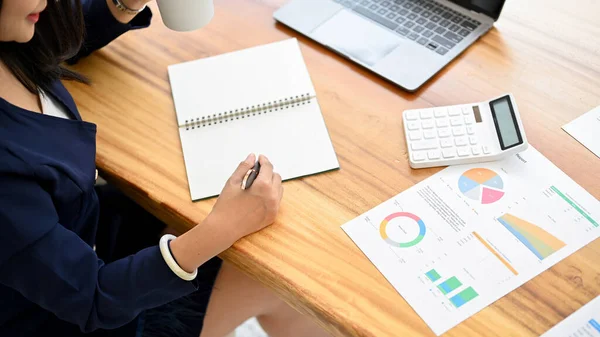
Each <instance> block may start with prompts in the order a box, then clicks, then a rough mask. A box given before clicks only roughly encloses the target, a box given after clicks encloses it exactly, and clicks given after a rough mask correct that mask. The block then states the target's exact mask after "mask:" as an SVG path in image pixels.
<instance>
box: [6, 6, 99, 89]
mask: <svg viewBox="0 0 600 337" xmlns="http://www.w3.org/2000/svg"><path fill="white" fill-rule="evenodd" d="M2 2H3V0H0V10H1V9H2ZM84 32H85V26H84V23H83V12H82V9H81V1H80V0H48V5H47V6H46V9H45V10H44V11H43V12H42V13H40V20H39V21H38V23H37V24H36V27H35V34H34V36H33V38H32V39H31V41H29V42H27V43H17V42H0V60H2V61H3V62H4V64H5V65H6V67H8V69H9V70H10V71H11V72H12V73H13V74H14V75H15V77H16V78H17V79H18V80H19V81H20V82H21V83H23V85H24V86H25V88H27V90H29V91H31V92H32V93H36V94H37V93H38V91H39V90H40V89H41V90H44V91H48V90H49V89H50V86H51V85H52V83H53V82H54V81H56V80H58V79H68V80H77V81H81V82H87V80H86V79H85V78H84V77H83V76H81V75H79V74H78V73H76V72H74V71H71V70H69V69H66V68H64V67H63V66H62V63H63V62H64V61H66V60H68V59H69V58H71V57H73V56H75V54H77V52H78V51H79V49H80V48H81V44H82V43H83V35H84Z"/></svg>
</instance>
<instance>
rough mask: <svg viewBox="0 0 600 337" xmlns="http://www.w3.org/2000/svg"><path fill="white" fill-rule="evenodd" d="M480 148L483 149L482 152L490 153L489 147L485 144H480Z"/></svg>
mask: <svg viewBox="0 0 600 337" xmlns="http://www.w3.org/2000/svg"><path fill="white" fill-rule="evenodd" d="M481 149H482V150H483V153H485V154H489V153H490V148H489V147H488V146H487V145H484V146H482V147H481Z"/></svg>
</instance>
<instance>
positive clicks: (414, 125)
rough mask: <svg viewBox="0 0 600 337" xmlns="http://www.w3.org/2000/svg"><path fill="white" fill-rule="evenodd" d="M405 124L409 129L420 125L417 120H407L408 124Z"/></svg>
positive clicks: (415, 128) (414, 128) (417, 127)
mask: <svg viewBox="0 0 600 337" xmlns="http://www.w3.org/2000/svg"><path fill="white" fill-rule="evenodd" d="M406 126H407V127H408V129H409V130H419V127H420V126H421V125H420V123H419V122H408V124H406Z"/></svg>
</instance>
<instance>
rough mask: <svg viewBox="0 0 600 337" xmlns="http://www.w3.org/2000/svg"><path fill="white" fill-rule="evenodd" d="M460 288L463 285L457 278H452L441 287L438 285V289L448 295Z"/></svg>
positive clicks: (441, 284)
mask: <svg viewBox="0 0 600 337" xmlns="http://www.w3.org/2000/svg"><path fill="white" fill-rule="evenodd" d="M460 286H462V283H461V282H460V281H459V280H458V279H457V278H456V277H455V276H452V277H451V278H449V279H447V280H446V281H444V282H442V283H440V285H438V289H439V290H440V291H441V292H442V294H444V295H446V294H448V293H450V292H452V291H453V290H455V289H457V288H458V287H460Z"/></svg>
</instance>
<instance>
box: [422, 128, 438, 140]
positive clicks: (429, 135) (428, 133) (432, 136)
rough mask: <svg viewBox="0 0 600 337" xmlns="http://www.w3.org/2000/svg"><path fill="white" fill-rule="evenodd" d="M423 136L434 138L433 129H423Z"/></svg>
mask: <svg viewBox="0 0 600 337" xmlns="http://www.w3.org/2000/svg"><path fill="white" fill-rule="evenodd" d="M423 138H425V139H434V138H435V130H425V131H423Z"/></svg>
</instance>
